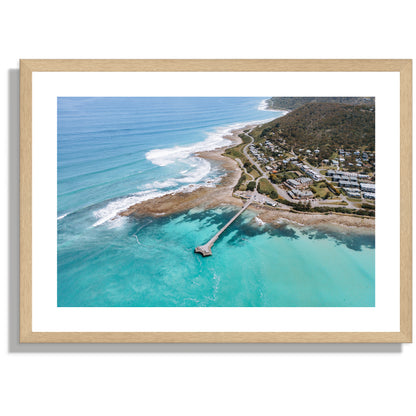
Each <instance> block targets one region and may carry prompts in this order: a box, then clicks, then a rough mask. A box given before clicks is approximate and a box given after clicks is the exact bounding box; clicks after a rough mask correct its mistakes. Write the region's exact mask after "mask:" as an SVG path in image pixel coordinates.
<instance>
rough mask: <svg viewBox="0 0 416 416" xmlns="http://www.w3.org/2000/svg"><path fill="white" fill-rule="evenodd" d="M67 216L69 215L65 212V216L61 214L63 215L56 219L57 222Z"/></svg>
mask: <svg viewBox="0 0 416 416" xmlns="http://www.w3.org/2000/svg"><path fill="white" fill-rule="evenodd" d="M68 214H69V212H67V213H65V214H63V215H61V216H59V217H58V221H59V220H62V218H65V217H66V216H67V215H68Z"/></svg>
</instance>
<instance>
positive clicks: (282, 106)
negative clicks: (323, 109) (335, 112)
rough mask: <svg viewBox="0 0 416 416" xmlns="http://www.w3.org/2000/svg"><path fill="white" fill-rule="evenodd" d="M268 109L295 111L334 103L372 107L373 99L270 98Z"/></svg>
mask: <svg viewBox="0 0 416 416" xmlns="http://www.w3.org/2000/svg"><path fill="white" fill-rule="evenodd" d="M266 102H267V104H268V105H269V108H271V109H274V110H290V111H291V110H296V109H297V108H299V107H302V105H305V104H310V103H336V104H347V105H371V106H374V103H375V100H374V97H272V98H270V99H268V100H266Z"/></svg>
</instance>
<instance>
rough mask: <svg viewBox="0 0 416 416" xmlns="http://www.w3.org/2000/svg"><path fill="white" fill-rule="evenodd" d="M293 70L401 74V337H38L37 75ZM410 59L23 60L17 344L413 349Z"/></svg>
mask: <svg viewBox="0 0 416 416" xmlns="http://www.w3.org/2000/svg"><path fill="white" fill-rule="evenodd" d="M56 71H65V72H78V71H88V72H102V71H104V72H123V71H128V72H135V71H139V72H141V71H156V72H157V71H162V72H163V71H191V72H192V71H199V72H209V71H216V72H223V71H251V72H258V71H262V72H265V71H282V72H285V71H290V72H309V71H313V72H345V71H354V72H357V71H367V72H371V71H374V72H385V71H387V72H399V73H400V157H401V164H400V178H401V180H400V332H33V331H32V73H33V72H56ZM411 172H412V61H411V60H401V59H400V60H396V59H392V60H390V59H389V60H186V59H184V60H21V61H20V342H22V343H351V342H354V343H357V342H360V343H401V342H412V275H411V273H412V175H411Z"/></svg>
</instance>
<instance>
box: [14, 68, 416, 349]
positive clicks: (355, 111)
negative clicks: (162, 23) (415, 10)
mask: <svg viewBox="0 0 416 416" xmlns="http://www.w3.org/2000/svg"><path fill="white" fill-rule="evenodd" d="M411 92H412V62H411V61H410V60H22V61H21V62H20V124H21V127H20V128H21V131H20V143H21V149H20V174H21V176H20V181H21V182H20V256H21V257H20V341H21V342H24V343H61V342H73V343H74V342H75V343H76V342H79V343H105V342H111V343H170V342H172V343H207V342H210V343H274V342H302V343H307V342H314V343H316V342H320V343H323V342H331V343H333V342H368V343H370V342H372V343H375V342H377V343H380V342H388V343H391V342H396V343H400V342H411V340H412V308H411V305H412V289H411V288H412V285H411V253H412V250H411V247H412V239H411V229H412V227H411V224H412V212H411V195H412V188H411V184H412V176H411V166H412V163H411V161H412V159H411V158H412V146H411V128H412V120H411V117H412V93H411ZM376 189H377V192H376Z"/></svg>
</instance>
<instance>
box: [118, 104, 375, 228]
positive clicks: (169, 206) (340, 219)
mask: <svg viewBox="0 0 416 416" xmlns="http://www.w3.org/2000/svg"><path fill="white" fill-rule="evenodd" d="M272 111H273V110H272ZM262 123H263V122H262ZM262 123H256V122H252V123H248V124H247V125H245V126H243V127H240V128H237V129H235V130H233V131H231V132H230V133H229V134H227V135H224V138H226V139H228V140H230V142H231V143H230V145H228V146H224V147H220V148H217V149H213V150H206V151H201V152H196V153H195V155H196V156H197V157H201V158H203V159H206V160H208V162H214V163H219V164H220V165H221V166H222V168H223V169H224V170H225V175H223V177H222V178H221V181H220V182H219V183H218V184H217V185H215V186H213V187H208V186H203V187H198V188H196V189H194V190H192V189H190V190H189V191H186V192H183V191H182V192H173V193H170V194H167V195H163V196H160V197H157V198H154V199H149V200H146V201H142V202H139V203H137V204H134V205H132V206H130V207H129V208H127V209H126V210H124V211H122V212H121V213H119V214H118V215H119V216H122V217H126V216H127V217H128V216H132V217H136V218H140V217H148V216H151V217H160V216H168V215H172V214H178V213H181V212H185V211H189V210H191V209H193V208H202V209H212V208H216V207H219V206H221V205H223V206H225V205H233V206H236V207H240V208H241V207H242V206H243V205H244V201H243V200H242V199H240V198H237V197H234V196H233V190H234V186H235V185H236V184H237V182H238V180H239V178H240V176H241V173H242V171H241V168H240V166H239V164H238V163H237V162H236V161H235V160H234V159H232V158H230V157H227V156H224V155H223V153H224V151H225V150H226V149H228V148H231V147H234V146H237V145H239V144H241V143H242V140H241V138H240V137H239V134H241V133H242V132H244V130H247V129H251V128H253V127H255V126H258V125H260V124H262ZM248 210H250V211H254V212H256V213H257V216H258V218H259V219H260V220H261V221H263V222H264V223H266V224H267V223H269V224H279V223H282V222H287V223H292V224H295V225H298V226H314V227H318V226H331V225H332V226H337V227H341V228H343V229H345V230H348V231H353V230H354V229H356V230H366V231H367V232H368V231H372V232H374V230H375V218H368V217H359V216H354V215H344V214H342V213H335V212H334V213H312V212H311V213H307V212H293V211H290V210H284V209H276V208H271V207H268V206H263V205H258V204H253V205H252V206H251V207H249V209H248Z"/></svg>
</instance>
